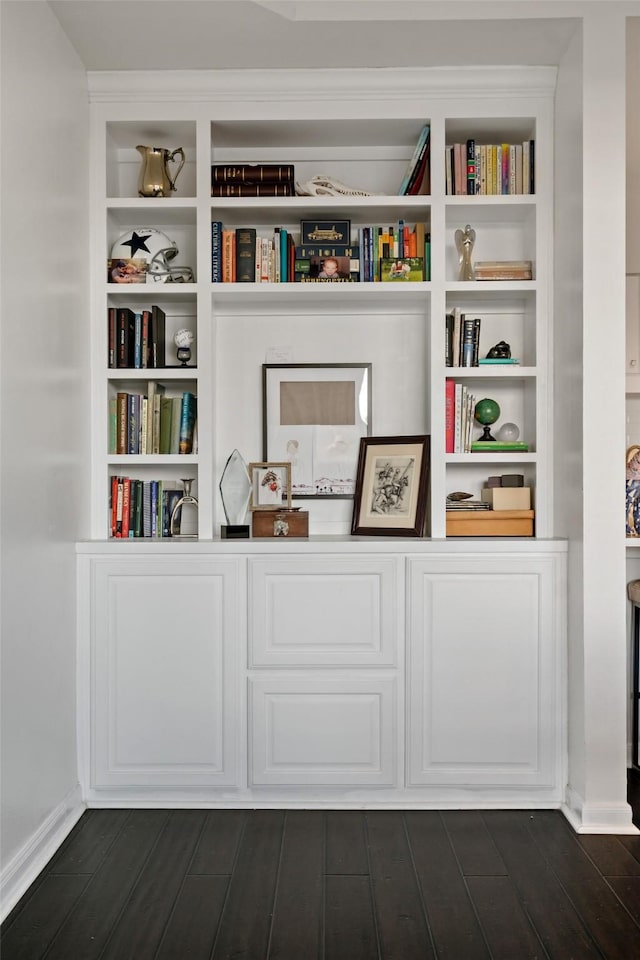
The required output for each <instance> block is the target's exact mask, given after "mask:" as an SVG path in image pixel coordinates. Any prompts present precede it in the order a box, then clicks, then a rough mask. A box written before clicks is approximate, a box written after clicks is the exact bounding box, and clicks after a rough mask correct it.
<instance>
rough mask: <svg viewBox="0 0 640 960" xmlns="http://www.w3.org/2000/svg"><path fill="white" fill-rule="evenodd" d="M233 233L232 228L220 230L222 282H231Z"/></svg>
mask: <svg viewBox="0 0 640 960" xmlns="http://www.w3.org/2000/svg"><path fill="white" fill-rule="evenodd" d="M234 248H235V234H234V231H233V230H223V231H222V282H223V283H233V253H234Z"/></svg>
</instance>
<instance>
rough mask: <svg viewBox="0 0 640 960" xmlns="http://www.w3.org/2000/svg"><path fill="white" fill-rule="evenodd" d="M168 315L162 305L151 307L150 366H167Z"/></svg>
mask: <svg viewBox="0 0 640 960" xmlns="http://www.w3.org/2000/svg"><path fill="white" fill-rule="evenodd" d="M165 336H166V315H165V312H164V310H162V309H161V308H160V307H156V306H152V307H151V336H150V337H149V349H150V357H149V359H150V361H151V362H150V363H149V366H150V367H154V368H156V369H157V368H158V367H166V365H167V361H166V356H165V349H166V348H165Z"/></svg>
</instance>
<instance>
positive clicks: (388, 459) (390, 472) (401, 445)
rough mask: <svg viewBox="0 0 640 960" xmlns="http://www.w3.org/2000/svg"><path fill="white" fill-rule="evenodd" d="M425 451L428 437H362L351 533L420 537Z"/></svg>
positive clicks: (426, 470) (426, 477) (425, 479)
mask: <svg viewBox="0 0 640 960" xmlns="http://www.w3.org/2000/svg"><path fill="white" fill-rule="evenodd" d="M429 454H430V438H429V437H428V436H415V437H363V438H362V440H361V441H360V452H359V457H358V473H357V479H356V495H355V499H354V504H353V520H352V523H351V533H352V534H356V535H370V536H393V537H421V536H424V533H425V520H426V508H427V487H428V483H429V465H430V460H429Z"/></svg>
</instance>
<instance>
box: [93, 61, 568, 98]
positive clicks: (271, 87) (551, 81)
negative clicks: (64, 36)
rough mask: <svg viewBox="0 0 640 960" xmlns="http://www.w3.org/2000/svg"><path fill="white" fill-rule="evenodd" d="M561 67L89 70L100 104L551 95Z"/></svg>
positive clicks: (94, 91)
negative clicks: (558, 69)
mask: <svg viewBox="0 0 640 960" xmlns="http://www.w3.org/2000/svg"><path fill="white" fill-rule="evenodd" d="M556 75H557V69H556V67H494V66H491V67H432V68H428V67H425V68H423V67H415V68H413V67H410V68H404V67H397V68H396V67H380V68H376V69H360V68H358V69H355V68H354V69H339V70H338V69H335V70H334V69H326V70H324V69H323V70H158V71H155V70H154V71H149V70H119V71H90V72H89V73H88V74H87V78H88V88H89V99H90V101H91V102H93V103H133V102H135V103H141V102H144V103H175V102H189V103H193V102H203V101H208V102H213V103H215V102H220V101H223V102H225V103H229V102H230V101H231V102H234V101H236V102H247V101H260V100H288V101H292V100H293V101H299V100H305V101H315V102H319V101H320V102H322V101H328V100H336V99H339V100H345V99H348V100H381V99H382V100H387V101H388V100H406V99H407V98H410V99H420V98H421V97H424V96H431V97H437V98H438V99H442V98H452V97H456V98H457V97H463V98H467V99H479V98H482V97H486V96H492V97H495V96H500V97H503V98H504V97H509V98H515V99H518V98H523V97H527V98H530V97H549V96H552V95H553V92H554V90H555V84H556Z"/></svg>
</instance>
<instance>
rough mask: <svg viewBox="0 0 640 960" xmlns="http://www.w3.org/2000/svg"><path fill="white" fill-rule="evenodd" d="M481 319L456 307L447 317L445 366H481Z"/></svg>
mask: <svg viewBox="0 0 640 960" xmlns="http://www.w3.org/2000/svg"><path fill="white" fill-rule="evenodd" d="M481 323H482V320H481V318H480V317H474V316H471V315H469V314H467V313H462V312H461V310H460V309H459V308H458V307H454V309H453V311H452V312H451V313H447V315H446V317H445V341H444V344H445V365H446V366H447V367H477V366H478V365H479V363H478V361H479V346H480V326H481Z"/></svg>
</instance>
